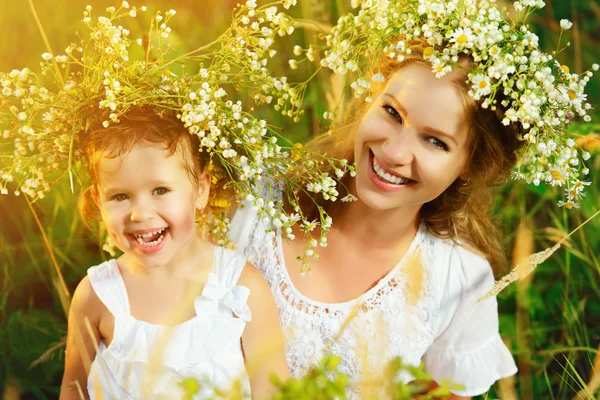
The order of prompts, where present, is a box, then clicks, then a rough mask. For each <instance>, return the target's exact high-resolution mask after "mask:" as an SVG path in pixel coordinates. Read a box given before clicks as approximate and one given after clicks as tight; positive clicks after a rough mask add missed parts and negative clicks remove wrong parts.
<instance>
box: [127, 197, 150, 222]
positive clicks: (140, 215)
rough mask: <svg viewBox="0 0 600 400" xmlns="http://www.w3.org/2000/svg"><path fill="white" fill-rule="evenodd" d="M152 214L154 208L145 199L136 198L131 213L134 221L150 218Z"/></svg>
mask: <svg viewBox="0 0 600 400" xmlns="http://www.w3.org/2000/svg"><path fill="white" fill-rule="evenodd" d="M151 215H152V210H151V209H150V207H149V205H148V204H147V202H145V201H143V200H136V201H135V202H134V204H133V206H132V207H131V214H130V216H129V218H130V219H131V221H132V222H142V221H145V220H147V219H148V218H150V216H151Z"/></svg>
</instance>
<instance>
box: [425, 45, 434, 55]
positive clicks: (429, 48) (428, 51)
mask: <svg viewBox="0 0 600 400" xmlns="http://www.w3.org/2000/svg"><path fill="white" fill-rule="evenodd" d="M423 55H424V56H425V57H431V56H432V55H433V47H426V48H425V50H423Z"/></svg>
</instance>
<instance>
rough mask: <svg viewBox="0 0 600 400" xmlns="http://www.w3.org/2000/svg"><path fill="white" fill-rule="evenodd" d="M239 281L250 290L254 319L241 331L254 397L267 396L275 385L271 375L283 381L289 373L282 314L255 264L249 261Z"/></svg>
mask: <svg viewBox="0 0 600 400" xmlns="http://www.w3.org/2000/svg"><path fill="white" fill-rule="evenodd" d="M238 284H239V285H242V286H246V287H247V288H248V289H250V297H249V298H248V307H250V311H251V312H252V320H251V321H250V322H248V324H247V325H246V329H245V330H244V333H243V334H242V347H243V349H244V355H245V359H246V370H247V371H248V375H249V377H250V386H251V390H252V398H253V399H266V398H269V397H270V395H273V394H274V392H275V386H273V384H272V383H271V381H270V376H271V374H275V375H277V377H279V379H281V380H286V379H287V378H289V375H290V373H289V370H288V367H287V364H286V362H285V349H284V341H283V334H282V333H281V328H280V326H279V313H278V311H277V306H276V305H275V300H274V299H273V295H272V294H271V290H270V289H269V286H268V285H267V283H266V282H265V280H264V278H263V276H262V275H261V273H260V272H259V271H258V270H257V269H256V267H254V266H253V265H252V264H246V266H245V267H244V271H243V272H242V275H241V276H240V279H239V283H238Z"/></svg>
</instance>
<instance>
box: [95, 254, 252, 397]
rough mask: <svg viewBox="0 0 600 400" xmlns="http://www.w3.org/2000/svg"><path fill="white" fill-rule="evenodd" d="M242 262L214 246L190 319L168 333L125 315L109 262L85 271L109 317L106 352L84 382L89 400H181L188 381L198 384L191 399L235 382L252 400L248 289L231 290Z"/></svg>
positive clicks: (125, 303) (122, 291) (121, 289)
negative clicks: (244, 345)
mask: <svg viewBox="0 0 600 400" xmlns="http://www.w3.org/2000/svg"><path fill="white" fill-rule="evenodd" d="M245 264H246V260H245V259H244V257H242V256H241V255H239V254H236V253H234V252H232V251H230V250H225V249H223V248H222V247H215V250H214V253H213V267H212V268H213V269H212V272H211V273H210V274H209V278H208V281H207V283H206V285H205V287H204V289H203V291H202V295H200V296H198V297H197V298H196V299H195V301H194V307H195V309H196V316H194V317H193V318H192V319H190V320H188V321H186V322H183V323H182V324H179V325H177V326H174V327H167V326H162V325H156V324H151V323H148V322H144V321H139V320H137V319H135V318H134V317H133V316H132V315H131V313H130V310H129V300H128V297H127V290H126V288H125V283H124V281H123V277H122V276H121V272H120V271H119V267H118V266H117V263H116V261H115V260H109V261H107V262H105V263H102V264H100V265H98V266H95V267H91V268H90V269H89V270H88V276H89V279H90V283H91V284H92V287H93V289H94V291H95V292H96V294H97V295H98V297H99V298H100V300H101V301H102V302H103V303H104V304H105V305H106V307H107V308H108V310H109V311H110V312H111V313H112V314H113V315H114V316H115V331H114V337H113V340H112V342H111V343H110V345H109V346H106V345H105V344H104V343H103V342H100V344H99V349H98V352H97V353H96V357H95V359H94V361H93V363H92V367H91V369H90V374H89V377H88V392H89V394H90V398H91V399H95V398H98V399H102V398H104V399H181V398H183V391H182V388H181V385H180V384H181V382H182V381H183V380H185V379H187V378H194V379H196V380H197V381H198V382H199V383H200V390H199V391H198V392H197V393H196V395H195V396H193V397H192V398H194V399H211V398H214V395H213V392H212V389H214V388H221V389H229V388H230V386H231V384H232V383H233V381H234V380H241V384H242V388H243V389H244V391H245V393H246V394H247V397H246V398H250V385H249V381H248V376H247V374H246V370H245V367H244V357H243V354H242V349H241V342H240V338H241V335H242V332H243V331H244V328H245V326H246V322H247V321H250V319H251V314H250V309H249V308H248V306H247V304H246V301H247V299H248V295H249V293H250V291H249V289H248V288H246V287H244V286H236V282H237V280H238V278H239V276H240V274H241V272H242V270H243V268H244V265H245ZM232 313H235V315H237V316H238V317H239V318H235V317H233V315H232ZM161 350H162V351H161Z"/></svg>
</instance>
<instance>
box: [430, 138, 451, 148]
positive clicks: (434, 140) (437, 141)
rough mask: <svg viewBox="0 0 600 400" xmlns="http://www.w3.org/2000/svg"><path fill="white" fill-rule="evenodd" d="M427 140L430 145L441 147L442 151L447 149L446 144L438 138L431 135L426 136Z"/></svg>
mask: <svg viewBox="0 0 600 400" xmlns="http://www.w3.org/2000/svg"><path fill="white" fill-rule="evenodd" d="M428 140H429V142H430V143H431V144H432V145H434V146H435V147H437V148H438V149H442V150H444V151H448V146H447V145H446V143H444V142H442V141H441V140H440V139H438V138H436V137H433V136H431V137H429V138H428Z"/></svg>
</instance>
